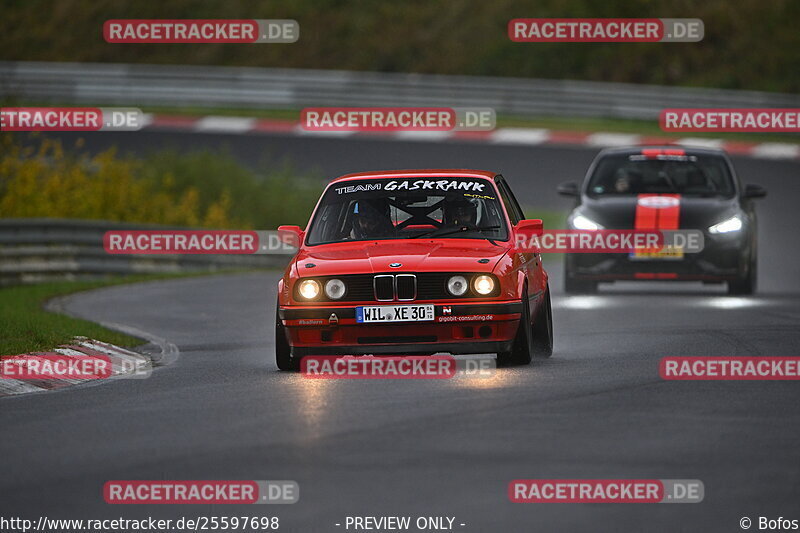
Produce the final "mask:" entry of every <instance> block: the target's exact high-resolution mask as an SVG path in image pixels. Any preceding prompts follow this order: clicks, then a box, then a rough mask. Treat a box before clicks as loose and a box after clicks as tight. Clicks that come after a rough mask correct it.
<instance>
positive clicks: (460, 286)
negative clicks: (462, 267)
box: [447, 276, 469, 296]
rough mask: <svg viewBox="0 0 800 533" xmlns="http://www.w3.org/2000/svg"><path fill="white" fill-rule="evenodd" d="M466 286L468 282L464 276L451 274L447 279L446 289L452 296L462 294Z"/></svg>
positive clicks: (465, 290)
mask: <svg viewBox="0 0 800 533" xmlns="http://www.w3.org/2000/svg"><path fill="white" fill-rule="evenodd" d="M468 288H469V284H468V283H467V278H465V277H464V276H451V277H450V279H449V280H447V290H448V292H449V293H450V294H452V295H453V296H463V295H464V293H465V292H467V289H468Z"/></svg>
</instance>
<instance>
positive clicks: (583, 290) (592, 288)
mask: <svg viewBox="0 0 800 533" xmlns="http://www.w3.org/2000/svg"><path fill="white" fill-rule="evenodd" d="M564 292H566V293H567V294H594V293H596V292H597V282H596V281H591V280H583V279H575V278H573V277H572V273H571V272H570V270H569V258H567V257H565V258H564Z"/></svg>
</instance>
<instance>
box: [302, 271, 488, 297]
mask: <svg viewBox="0 0 800 533" xmlns="http://www.w3.org/2000/svg"><path fill="white" fill-rule="evenodd" d="M457 274H459V275H462V276H465V277H466V278H467V280H468V281H470V280H471V278H472V276H474V275H475V273H463V272H421V273H401V274H395V273H388V272H387V273H379V274H349V275H343V276H328V277H323V278H314V279H316V280H318V281H319V282H320V285H321V286H322V288H323V294H322V297H321V298H320V299H319V300H315V301H313V302H305V301H304V300H303V299H302V298H300V297H299V295H298V294H297V292H295V299H296V300H297V301H300V302H304V303H311V304H315V303H323V302H324V303H331V302H375V301H377V302H395V301H412V300H440V299H452V298H453V296H452V295H451V294H450V293H449V292H448V291H447V280H448V279H450V277H451V276H454V275H457ZM333 278H336V279H340V280H342V281H343V282H344V284H345V287H346V290H345V294H344V296H343V297H342V298H340V299H338V300H331V299H329V298H327V296H325V293H324V287H325V282H326V281H328V280H329V279H333ZM495 281H497V280H496V279H495ZM297 286H299V283H298V284H296V285H295V291H296V290H297ZM498 294H500V284H499V282H497V283H496V284H495V290H494V292H493V293H492V294H489V295H487V296H488V297H491V296H497V295H498ZM478 297H481V296H479V295H477V294H473V293H472V290H471V289H470V290H469V291H467V293H466V294H465V295H464V296H463V297H462V298H478Z"/></svg>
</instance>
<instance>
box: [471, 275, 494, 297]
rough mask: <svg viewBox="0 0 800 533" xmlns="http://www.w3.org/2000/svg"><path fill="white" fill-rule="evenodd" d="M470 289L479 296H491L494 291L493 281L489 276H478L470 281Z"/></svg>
mask: <svg viewBox="0 0 800 533" xmlns="http://www.w3.org/2000/svg"><path fill="white" fill-rule="evenodd" d="M472 288H473V289H475V292H477V293H478V294H480V295H481V296H486V295H487V294H491V293H492V291H493V290H494V279H493V278H492V277H491V276H487V275H485V274H484V275H480V276H477V277H476V278H475V279H474V280H472Z"/></svg>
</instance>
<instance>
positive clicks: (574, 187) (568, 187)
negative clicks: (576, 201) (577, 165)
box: [556, 181, 581, 197]
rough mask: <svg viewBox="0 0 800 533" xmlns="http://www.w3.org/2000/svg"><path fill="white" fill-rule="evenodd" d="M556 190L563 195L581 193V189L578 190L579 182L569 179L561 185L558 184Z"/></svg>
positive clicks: (578, 194)
mask: <svg viewBox="0 0 800 533" xmlns="http://www.w3.org/2000/svg"><path fill="white" fill-rule="evenodd" d="M556 191H557V192H558V194H560V195H561V196H572V197H576V196H580V195H581V193H580V191H579V190H578V184H577V183H575V182H574V181H568V182H566V183H562V184H561V185H559V186H558V188H557V189H556Z"/></svg>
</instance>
